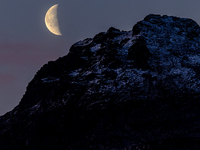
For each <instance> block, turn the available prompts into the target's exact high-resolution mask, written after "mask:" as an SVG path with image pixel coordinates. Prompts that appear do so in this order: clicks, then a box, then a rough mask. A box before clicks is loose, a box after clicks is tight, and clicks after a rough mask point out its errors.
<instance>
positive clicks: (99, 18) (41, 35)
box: [0, 0, 200, 115]
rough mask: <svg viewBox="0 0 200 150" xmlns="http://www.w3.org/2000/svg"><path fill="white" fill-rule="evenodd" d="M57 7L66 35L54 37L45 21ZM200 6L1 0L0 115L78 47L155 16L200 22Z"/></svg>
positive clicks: (131, 0) (136, 0) (156, 0)
mask: <svg viewBox="0 0 200 150" xmlns="http://www.w3.org/2000/svg"><path fill="white" fill-rule="evenodd" d="M54 4H59V6H58V21H59V25H60V29H61V33H62V36H56V35H53V34H52V33H50V32H49V31H48V29H47V28H46V26H45V23H44V17H45V14H46V11H47V10H48V9H49V8H50V7H51V6H53V5H54ZM199 6H200V1H198V0H190V1H188V0H187V1H186V0H173V1H169V0H168V1H167V0H163V1H160V0H151V1H147V0H126V1H111V0H101V1H94V0H85V1H82V0H70V1H63V0H34V1H27V0H2V1H0V18H1V19H0V20H1V23H0V26H1V29H0V115H3V114H5V113H6V112H8V111H10V110H12V109H13V108H14V107H15V106H17V105H18V103H19V102H20V100H21V98H22V96H23V94H24V93H25V91H26V87H27V85H28V83H29V82H30V81H31V80H32V79H33V77H34V75H35V73H36V72H37V71H38V70H39V69H40V68H41V67H42V66H43V65H44V64H45V63H47V62H48V61H52V60H56V59H58V57H62V56H64V55H66V54H67V53H68V50H69V48H70V46H71V45H72V44H73V43H75V42H77V41H79V40H82V39H85V38H88V37H93V36H94V35H95V34H97V33H99V32H103V31H106V30H107V29H108V28H109V27H111V26H113V27H116V28H119V29H120V30H131V29H132V27H133V25H134V24H135V23H136V22H138V21H140V20H142V19H143V18H144V17H145V16H146V15H148V14H150V13H153V14H161V15H173V16H179V17H184V18H191V19H193V20H195V21H196V22H197V23H198V24H200V16H199V14H200V9H199Z"/></svg>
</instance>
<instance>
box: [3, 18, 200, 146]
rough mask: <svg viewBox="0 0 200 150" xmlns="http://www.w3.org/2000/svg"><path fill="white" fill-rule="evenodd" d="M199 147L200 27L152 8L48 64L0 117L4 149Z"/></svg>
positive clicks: (77, 44)
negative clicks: (127, 25) (155, 12)
mask: <svg viewBox="0 0 200 150" xmlns="http://www.w3.org/2000/svg"><path fill="white" fill-rule="evenodd" d="M23 149H28V150H40V149H41V150H44V149H47V150H51V149H52V150H54V149H55V150H59V149H61V150H68V149H70V150H71V149H72V150H81V149H83V150H88V149H95V150H98V149H102V150H106V149H108V150H110V149H113V150H114V149H116V150H121V149H124V150H128V149H130V150H132V149H144V150H145V149H147V150H150V149H151V150H154V149H158V150H169V149H170V150H178V149H180V150H186V149H191V150H194V149H200V27H199V25H198V24H197V23H196V22H194V21H193V20H191V19H185V18H178V17H171V16H160V15H148V16H146V17H145V18H144V20H142V21H140V22H138V23H137V24H136V25H134V26H133V29H132V30H131V31H120V30H118V29H115V28H113V27H111V28H110V29H108V31H107V32H102V33H99V34H97V35H95V36H94V38H87V39H85V40H83V41H79V42H77V43H75V44H74V45H72V46H71V48H70V52H69V53H68V55H66V56H64V57H62V58H59V59H58V60H56V61H54V62H48V64H45V65H44V66H43V67H42V68H41V69H40V70H39V71H38V72H37V73H36V75H35V77H34V78H33V80H32V81H31V82H30V83H29V85H28V87H27V90H26V93H25V94H24V96H23V98H22V99H21V101H20V103H19V105H18V106H16V107H15V108H14V109H13V110H12V111H10V112H8V113H6V114H5V115H4V116H1V117H0V150H23Z"/></svg>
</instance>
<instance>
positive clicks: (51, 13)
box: [45, 4, 62, 35]
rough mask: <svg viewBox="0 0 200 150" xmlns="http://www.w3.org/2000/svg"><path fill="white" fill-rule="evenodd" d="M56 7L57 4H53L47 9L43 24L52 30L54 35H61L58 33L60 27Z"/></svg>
mask: <svg viewBox="0 0 200 150" xmlns="http://www.w3.org/2000/svg"><path fill="white" fill-rule="evenodd" d="M57 9H58V4H56V5H53V6H52V7H51V8H49V10H48V11H47V13H46V15H45V24H46V26H47V28H48V29H49V31H50V32H52V33H53V34H55V35H62V34H61V33H60V28H59V24H58V16H57Z"/></svg>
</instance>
